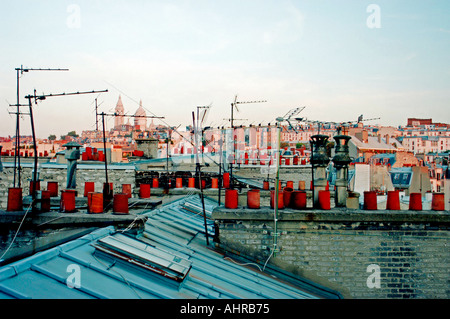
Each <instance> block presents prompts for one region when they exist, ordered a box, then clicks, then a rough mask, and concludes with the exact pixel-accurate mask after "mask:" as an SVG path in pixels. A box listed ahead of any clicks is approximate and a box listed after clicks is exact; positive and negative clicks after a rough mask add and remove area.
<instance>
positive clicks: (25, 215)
mask: <svg viewBox="0 0 450 319" xmlns="http://www.w3.org/2000/svg"><path fill="white" fill-rule="evenodd" d="M32 205H33V201H31V204H30V206H29V207H28V209H27V210H26V211H25V214H24V215H23V218H22V221H21V222H20V225H19V228H18V229H17V231H16V233H15V235H14V237H13V239H12V241H11V244H9V247H8V248H7V249H6V251H5V252H4V253H3V255H2V256H1V257H0V261H1V260H2V259H3V257H4V256H5V255H6V254H7V253H8V251H9V249H10V248H11V246H12V245H13V243H14V241H15V240H16V237H17V234H18V233H19V231H20V228H21V227H22V224H23V222H24V220H25V217H27V214H28V212H29V211H30V208H31V206H32Z"/></svg>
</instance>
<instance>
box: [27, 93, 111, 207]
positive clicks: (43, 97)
mask: <svg viewBox="0 0 450 319" xmlns="http://www.w3.org/2000/svg"><path fill="white" fill-rule="evenodd" d="M100 92H108V90H103V91H88V92H73V93H57V94H42V95H36V90H34V94H33V95H31V94H30V95H27V96H25V98H26V99H28V107H29V113H30V121H31V132H32V136H33V151H34V172H33V182H32V183H36V182H37V164H38V156H37V144H36V133H35V130H34V119H33V107H32V102H31V100H33V99H34V104H37V102H38V101H44V100H46V99H47V97H53V96H68V95H78V94H90V93H100ZM34 189H35V190H36V187H35V188H34ZM31 196H32V210H33V211H34V209H35V199H36V192H35V191H34V192H32V194H31Z"/></svg>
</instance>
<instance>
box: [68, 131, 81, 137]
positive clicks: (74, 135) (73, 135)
mask: <svg viewBox="0 0 450 319" xmlns="http://www.w3.org/2000/svg"><path fill="white" fill-rule="evenodd" d="M67 135H69V136H72V137H78V134H77V132H75V131H70V132H69V133H67Z"/></svg>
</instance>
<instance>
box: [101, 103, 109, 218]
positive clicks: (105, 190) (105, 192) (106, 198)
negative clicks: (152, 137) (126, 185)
mask: <svg viewBox="0 0 450 319" xmlns="http://www.w3.org/2000/svg"><path fill="white" fill-rule="evenodd" d="M101 115H102V125H103V149H104V150H105V179H106V184H105V186H104V187H103V197H104V198H103V202H104V203H109V201H110V200H111V190H110V189H109V182H108V163H107V162H108V160H107V156H106V134H105V113H104V112H102V113H101ZM104 209H105V210H106V207H104Z"/></svg>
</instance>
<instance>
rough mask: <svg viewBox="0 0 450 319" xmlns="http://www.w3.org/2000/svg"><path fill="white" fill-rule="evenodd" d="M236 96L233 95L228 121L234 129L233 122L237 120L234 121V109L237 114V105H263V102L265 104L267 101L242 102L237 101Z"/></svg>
mask: <svg viewBox="0 0 450 319" xmlns="http://www.w3.org/2000/svg"><path fill="white" fill-rule="evenodd" d="M237 97H238V96H237V95H235V96H234V101H233V102H232V103H231V119H230V121H231V128H234V121H235V120H238V119H234V116H233V115H234V114H233V113H234V109H235V108H236V111H237V112H239V108H238V107H237V105H238V104H250V103H265V102H267V101H265V100H264V101H246V102H243V101H238V100H237Z"/></svg>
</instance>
